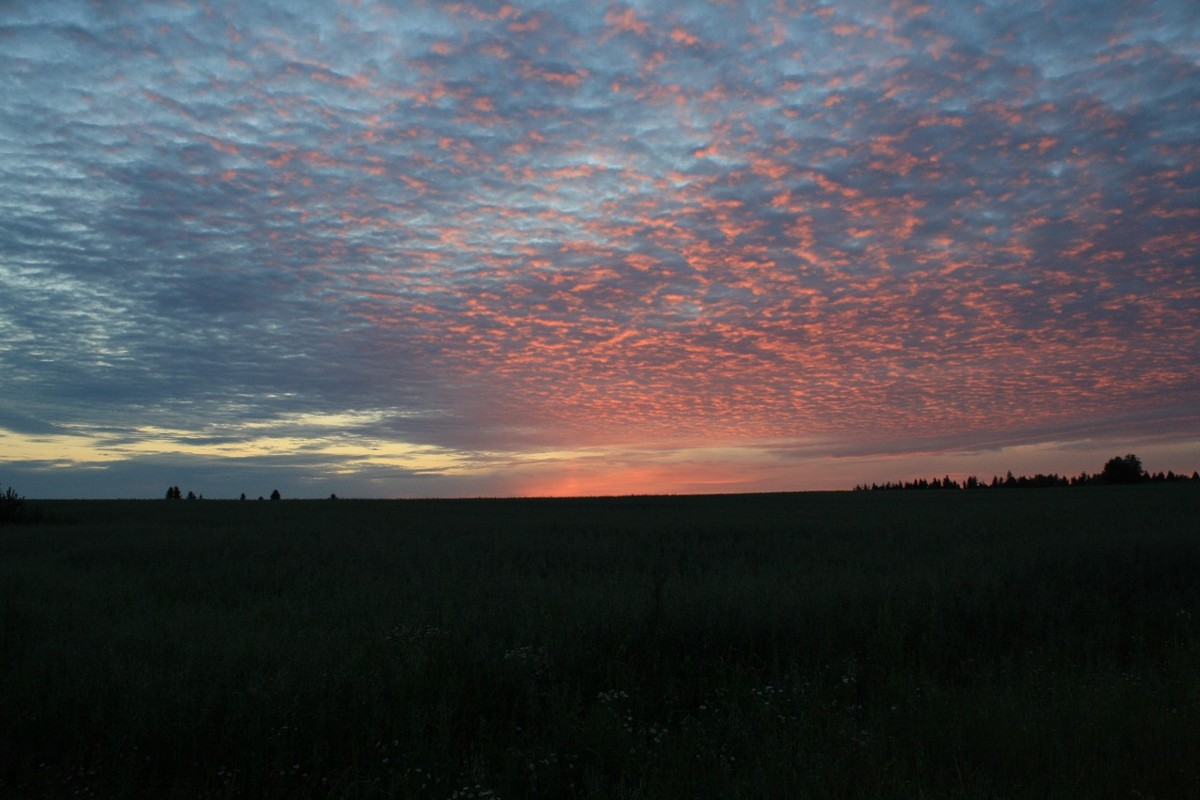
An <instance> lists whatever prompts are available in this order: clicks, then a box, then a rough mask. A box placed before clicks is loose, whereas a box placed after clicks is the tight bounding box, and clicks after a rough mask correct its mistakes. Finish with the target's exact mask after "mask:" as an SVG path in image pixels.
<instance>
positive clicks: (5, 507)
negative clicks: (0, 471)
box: [0, 486, 25, 525]
mask: <svg viewBox="0 0 1200 800" xmlns="http://www.w3.org/2000/svg"><path fill="white" fill-rule="evenodd" d="M24 513H25V498H24V497H22V496H21V495H19V494H17V490H16V489H14V488H12V487H11V486H10V487H8V488H7V489H5V490H4V492H3V493H0V525H10V524H14V525H15V524H16V523H18V522H20V521H21V515H22V514H24Z"/></svg>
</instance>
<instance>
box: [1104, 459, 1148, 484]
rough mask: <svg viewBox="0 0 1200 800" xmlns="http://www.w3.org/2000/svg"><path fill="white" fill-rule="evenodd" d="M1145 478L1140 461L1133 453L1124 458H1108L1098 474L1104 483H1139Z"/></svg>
mask: <svg viewBox="0 0 1200 800" xmlns="http://www.w3.org/2000/svg"><path fill="white" fill-rule="evenodd" d="M1145 477H1146V473H1145V472H1144V471H1143V470H1142V461H1141V459H1139V458H1138V457H1137V456H1135V455H1134V454H1133V453H1130V454H1129V455H1127V456H1125V457H1124V458H1119V457H1118V458H1110V459H1109V460H1108V463H1106V464H1105V465H1104V471H1103V472H1101V473H1100V478H1101V480H1103V481H1104V482H1105V483H1140V482H1141V481H1142V480H1144V479H1145Z"/></svg>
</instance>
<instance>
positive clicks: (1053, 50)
mask: <svg viewBox="0 0 1200 800" xmlns="http://www.w3.org/2000/svg"><path fill="white" fill-rule="evenodd" d="M0 75H3V76H4V78H3V79H2V80H0V484H3V485H4V486H10V485H11V486H14V487H15V488H16V489H18V490H19V491H20V492H21V493H23V494H25V495H26V496H29V497H161V496H162V495H163V494H164V492H165V489H166V487H167V486H169V485H174V484H177V485H180V486H181V487H182V488H183V490H184V491H185V492H186V491H189V490H194V491H196V492H197V493H198V494H204V495H205V496H208V497H235V496H237V495H239V494H240V493H242V492H245V493H246V494H248V495H250V496H252V497H254V496H258V495H265V494H269V493H270V492H271V490H272V489H276V488H278V489H279V490H280V491H281V492H282V493H283V495H284V496H285V497H323V496H328V495H329V494H330V493H337V494H338V495H339V496H343V497H352V496H361V497H426V496H441V497H455V496H510V495H576V494H589V495H595V494H639V493H701V492H751V491H783V490H809V489H848V488H851V487H852V486H854V485H855V484H857V483H860V482H872V481H885V480H898V479H907V478H913V477H922V476H932V475H940V474H951V475H955V476H963V475H966V474H969V473H975V474H979V475H981V476H985V477H990V476H991V475H992V474H996V473H999V474H1003V473H1004V472H1005V471H1007V470H1012V471H1014V472H1017V473H1018V474H1033V473H1035V472H1059V473H1064V474H1077V473H1078V472H1080V471H1083V470H1086V471H1089V472H1098V471H1099V470H1100V469H1101V467H1102V466H1103V464H1104V462H1105V461H1106V460H1107V459H1108V458H1110V457H1112V456H1115V455H1123V454H1124V453H1127V452H1133V453H1136V454H1137V455H1138V456H1140V457H1141V459H1142V461H1143V462H1144V464H1145V466H1146V467H1147V468H1149V469H1151V470H1167V469H1173V470H1175V471H1186V472H1189V473H1190V472H1191V471H1192V470H1193V469H1196V468H1197V467H1200V7H1198V6H1197V5H1196V4H1195V0H1147V1H1145V2H1124V3H1106V2H1098V0H1056V1H1054V2H1051V1H1050V0H1043V1H1042V2H1017V3H1014V2H1008V0H1004V1H1003V2H991V0H984V1H983V2H979V3H975V4H972V3H970V2H965V3H957V2H956V3H933V2H930V3H919V2H899V1H897V2H874V1H872V0H861V1H857V0H849V1H848V2H841V1H839V2H829V3H821V2H807V0H799V1H797V0H779V1H778V2H765V1H764V2H756V1H753V0H751V1H750V2H733V1H732V0H710V2H700V1H694V2H693V1H691V0H686V1H683V2H681V1H680V0H672V1H670V2H631V3H620V2H611V3H610V2H604V1H603V0H598V1H597V2H511V3H504V2H490V0H464V2H433V1H432V0H426V1H424V2H422V1H420V0H415V1H412V2H407V1H406V2H399V1H398V0H397V1H393V2H369V1H368V0H358V1H357V2H351V1H350V0H342V1H341V2H311V3H308V2H300V1H298V0H286V1H283V0H281V1H280V2H268V1H265V0H264V1H263V2H226V0H210V1H209V2H120V0H115V1H113V2H109V0H105V1H104V2H100V1H99V0H96V2H79V1H78V0H56V1H55V2H53V3H47V2H11V1H7V0H0Z"/></svg>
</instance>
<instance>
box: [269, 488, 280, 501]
mask: <svg viewBox="0 0 1200 800" xmlns="http://www.w3.org/2000/svg"><path fill="white" fill-rule="evenodd" d="M282 496H283V495H281V494H279V490H278V489H276V490H275V491H273V492H271V499H272V500H278V499H280V498H281V497H282Z"/></svg>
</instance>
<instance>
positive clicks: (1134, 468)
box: [854, 453, 1200, 492]
mask: <svg viewBox="0 0 1200 800" xmlns="http://www.w3.org/2000/svg"><path fill="white" fill-rule="evenodd" d="M1175 481H1200V472H1197V471H1193V472H1192V474H1191V475H1186V474H1182V473H1178V474H1177V473H1175V472H1172V471H1171V470H1167V471H1166V472H1161V471H1159V472H1156V473H1150V472H1147V471H1146V470H1145V469H1144V468H1143V467H1142V460H1141V459H1140V458H1138V457H1137V456H1135V455H1134V454H1133V453H1130V454H1129V455H1126V456H1116V457H1114V458H1110V459H1109V460H1108V461H1107V462H1106V463H1105V465H1104V469H1102V470H1100V472H1097V473H1095V474H1091V475H1089V474H1088V473H1087V472H1081V473H1079V474H1078V475H1076V476H1074V477H1067V476H1065V475H1059V474H1057V473H1054V472H1052V473H1050V474H1048V475H1046V474H1043V473H1040V472H1039V473H1038V474H1036V475H1021V476H1016V475H1013V474H1012V471H1011V470H1010V471H1009V472H1008V474H1006V475H1005V476H1004V477H1003V478H1001V477H1000V476H999V475H993V476H992V479H991V480H990V481H987V480H983V479H981V478H979V477H978V476H976V475H969V476H967V477H966V478H964V479H963V480H962V481H957V480H955V479H954V478H951V477H950V476H949V475H946V476H944V477H941V478H932V479H926V478H917V479H916V480H910V481H897V482H895V483H893V482H891V481H888V482H887V483H872V484H870V485H867V484H865V483H864V484H859V485H858V486H855V487H854V490H855V491H858V492H863V491H868V492H869V491H883V490H894V489H1044V488H1051V487H1056V486H1100V485H1109V486H1111V485H1118V484H1134V483H1173V482H1175Z"/></svg>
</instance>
